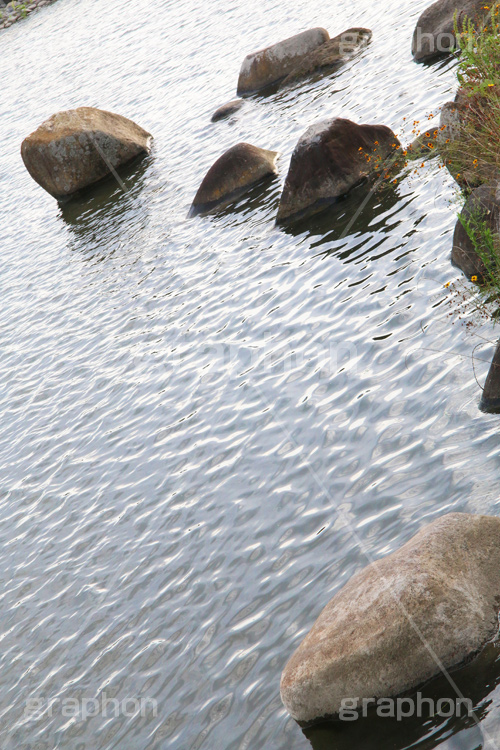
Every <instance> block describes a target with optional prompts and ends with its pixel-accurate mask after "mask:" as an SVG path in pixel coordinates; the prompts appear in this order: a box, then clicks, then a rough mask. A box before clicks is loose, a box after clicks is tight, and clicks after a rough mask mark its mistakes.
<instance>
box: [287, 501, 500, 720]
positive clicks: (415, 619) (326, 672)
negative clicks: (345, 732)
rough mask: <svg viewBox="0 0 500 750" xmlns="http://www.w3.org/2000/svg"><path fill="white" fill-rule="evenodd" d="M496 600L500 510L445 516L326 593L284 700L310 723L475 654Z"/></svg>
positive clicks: (292, 667)
mask: <svg viewBox="0 0 500 750" xmlns="http://www.w3.org/2000/svg"><path fill="white" fill-rule="evenodd" d="M499 607H500V518H497V517H493V516H478V515H469V514H466V513H450V514H449V515H445V516H443V517H441V518H439V519H438V520H436V521H434V522H433V523H431V524H429V525H428V526H425V527H424V528H423V529H422V530H421V531H419V532H418V534H416V535H415V536H414V537H413V538H412V539H410V541H409V542H407V543H406V544H405V545H403V546H402V547H401V548H400V549H399V550H397V551H396V552H393V553H392V554H390V555H387V556H386V557H384V558H382V559H380V560H377V561H376V562H374V563H372V564H371V565H369V566H368V567H366V568H364V569H363V570H361V571H360V572H359V573H357V574H356V575H355V576H353V577H352V578H351V580H350V581H349V582H348V583H347V584H346V585H345V586H344V588H343V589H341V590H340V591H339V592H338V593H337V594H336V595H335V596H334V597H333V599H332V600H331V601H330V603H329V604H327V606H326V607H325V608H324V610H323V611H322V612H321V614H320V615H319V617H318V619H317V620H316V622H315V624H314V625H313V627H312V629H311V631H310V632H309V634H308V635H307V636H306V638H305V639H304V640H303V641H302V643H301V644H300V645H299V647H298V649H297V650H296V651H295V653H294V654H293V655H292V657H291V659H290V661H289V662H288V664H287V665H286V666H285V669H284V671H283V674H282V677H281V697H282V700H283V703H284V705H285V707H286V709H287V710H288V712H289V713H290V714H291V716H292V717H293V718H294V719H296V721H298V722H299V723H302V724H308V723H311V722H315V721H318V720H320V719H322V718H324V717H334V716H335V715H338V713H339V711H340V710H341V708H342V702H343V700H344V699H350V700H352V699H354V698H357V699H358V700H362V699H363V698H381V697H383V698H391V697H395V696H398V695H401V694H402V693H405V692H406V691H409V690H411V689H412V688H415V687H416V686H419V685H421V684H423V683H424V682H425V681H426V680H429V679H430V678H432V677H434V676H435V675H437V674H439V673H440V671H441V668H442V667H445V668H446V669H451V668H452V667H455V666H458V665H460V664H462V663H463V662H465V661H466V660H468V659H470V658H471V657H473V656H474V655H476V654H477V653H478V652H479V651H480V650H481V649H482V648H483V646H484V645H485V644H486V643H487V642H488V641H490V640H491V639H493V638H494V637H495V636H496V634H497V632H498V611H499Z"/></svg>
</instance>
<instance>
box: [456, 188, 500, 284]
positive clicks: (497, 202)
mask: <svg viewBox="0 0 500 750" xmlns="http://www.w3.org/2000/svg"><path fill="white" fill-rule="evenodd" d="M485 229H487V230H489V232H490V233H491V234H490V236H491V237H492V238H493V239H495V238H496V239H497V241H500V188H499V186H498V185H496V184H495V185H481V186H480V187H478V188H476V189H475V190H473V191H472V193H471V194H470V195H469V197H468V198H467V201H466V203H465V206H464V207H463V209H462V212H461V214H460V218H459V219H458V220H457V223H456V225H455V232H454V234H453V249H452V251H451V262H452V263H453V264H454V265H455V266H458V268H460V270H461V271H463V273H464V274H465V275H466V276H467V278H468V279H469V280H470V279H474V281H477V282H478V283H479V284H483V283H484V282H485V280H487V278H488V276H489V273H488V268H489V271H490V272H493V271H494V270H495V269H494V266H495V264H496V263H497V259H496V256H495V252H494V248H491V247H487V246H486V245H485V243H484V239H483V238H484V230H485ZM478 247H482V252H481V254H479V253H478ZM481 256H482V257H481ZM485 261H487V262H488V267H487V265H486V263H485Z"/></svg>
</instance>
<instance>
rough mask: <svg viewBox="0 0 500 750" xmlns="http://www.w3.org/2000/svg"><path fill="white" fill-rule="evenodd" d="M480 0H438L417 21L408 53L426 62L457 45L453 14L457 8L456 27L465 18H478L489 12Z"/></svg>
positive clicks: (461, 23) (459, 25) (479, 19)
mask: <svg viewBox="0 0 500 750" xmlns="http://www.w3.org/2000/svg"><path fill="white" fill-rule="evenodd" d="M486 5H487V3H484V2H483V0H437V2H435V3H433V4H432V5H431V6H429V7H428V8H426V10H424V12H423V13H422V15H421V16H420V18H419V19H418V21H417V25H416V27H415V31H414V33H413V40H412V47H411V52H412V55H413V59H414V60H415V61H416V62H426V61H428V60H433V59H435V58H437V57H439V56H441V55H444V54H447V53H449V52H450V51H451V50H452V49H453V48H454V47H456V45H457V41H456V38H455V31H454V29H455V24H454V16H455V12H457V11H458V16H457V21H458V28H459V29H461V28H462V26H463V23H464V21H465V19H466V18H470V19H471V20H472V21H476V22H477V21H479V22H480V21H481V20H482V19H483V18H485V16H486V15H487V14H488V12H489V11H488V10H487V9H485V6H486Z"/></svg>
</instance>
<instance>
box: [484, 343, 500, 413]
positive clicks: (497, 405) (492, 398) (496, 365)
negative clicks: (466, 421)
mask: <svg viewBox="0 0 500 750" xmlns="http://www.w3.org/2000/svg"><path fill="white" fill-rule="evenodd" d="M479 408H480V409H481V411H485V412H488V413H490V414H498V413H500V342H499V343H498V344H497V348H496V350H495V354H494V357H493V361H492V363H491V367H490V370H489V372H488V376H487V378H486V382H485V384H484V388H483V395H482V397H481V403H480V404H479Z"/></svg>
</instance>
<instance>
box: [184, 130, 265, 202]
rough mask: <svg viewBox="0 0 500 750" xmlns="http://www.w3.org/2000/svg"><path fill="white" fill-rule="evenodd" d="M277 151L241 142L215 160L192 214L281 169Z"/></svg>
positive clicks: (227, 200) (237, 192)
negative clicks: (277, 163) (278, 167)
mask: <svg viewBox="0 0 500 750" xmlns="http://www.w3.org/2000/svg"><path fill="white" fill-rule="evenodd" d="M277 156H278V153H277V152H276V151H266V150H265V149H263V148H258V147H257V146H252V145H251V144H250V143H238V144H237V145H236V146H232V148H230V149H229V150H228V151H226V152H225V153H224V154H222V156H221V157H219V159H217V161H216V162H215V163H214V164H212V166H211V167H210V169H209V170H208V172H207V174H206V175H205V177H204V178H203V181H202V183H201V185H200V187H199V189H198V192H197V193H196V195H195V197H194V200H193V203H192V206H191V210H190V212H189V216H196V215H197V214H201V213H209V212H210V211H212V210H213V209H214V208H217V207H219V206H221V205H224V204H226V203H229V202H231V201H232V200H234V199H235V198H237V197H239V196H240V195H241V194H242V193H244V192H246V190H248V188H250V187H251V186H252V185H255V183H257V182H259V181H260V180H263V179H264V178H265V177H270V176H272V175H275V174H277V173H278V170H277V169H276V164H275V162H276V158H277Z"/></svg>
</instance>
